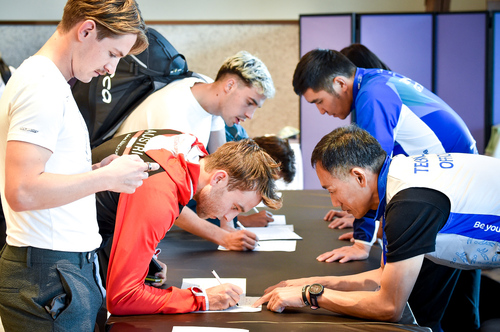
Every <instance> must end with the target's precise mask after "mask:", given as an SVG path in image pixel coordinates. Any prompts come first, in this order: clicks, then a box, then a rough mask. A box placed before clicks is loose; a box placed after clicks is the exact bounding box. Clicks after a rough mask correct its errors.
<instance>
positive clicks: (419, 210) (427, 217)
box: [384, 188, 451, 263]
mask: <svg viewBox="0 0 500 332" xmlns="http://www.w3.org/2000/svg"><path fill="white" fill-rule="evenodd" d="M450 209H451V206H450V200H449V199H448V197H447V196H446V195H445V194H443V193H442V192H439V191H436V190H433V189H429V188H408V189H404V190H401V191H400V192H398V193H397V194H396V195H395V196H394V197H393V198H392V199H391V201H390V202H389V203H388V204H387V207H386V209H385V220H386V221H385V228H384V231H385V234H386V238H387V254H386V258H387V262H388V263H394V262H398V261H402V260H405V259H408V258H411V257H415V256H418V255H421V254H426V253H429V252H433V251H435V247H436V236H437V233H438V232H439V230H440V229H441V228H442V227H443V226H444V225H445V223H446V221H447V220H448V216H449V214H450Z"/></svg>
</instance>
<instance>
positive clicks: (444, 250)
mask: <svg viewBox="0 0 500 332" xmlns="http://www.w3.org/2000/svg"><path fill="white" fill-rule="evenodd" d="M499 169H500V160H499V159H495V158H491V157H486V156H481V155H470V154H460V153H457V154H449V153H447V154H441V155H419V156H411V157H405V156H401V155H400V156H396V157H395V158H393V160H392V162H391V164H390V166H389V171H388V175H387V182H386V192H385V195H386V197H385V202H382V203H381V205H380V208H381V209H382V210H383V209H384V205H385V204H384V203H387V204H388V203H389V202H390V201H391V199H392V198H393V197H394V196H395V195H396V194H397V193H398V192H400V191H402V190H404V189H408V188H429V189H433V190H436V191H439V192H441V193H443V194H445V195H446V196H447V197H448V199H449V200H450V204H451V210H450V215H449V217H448V220H447V221H446V223H445V225H444V226H443V228H442V229H441V230H440V231H439V233H438V235H437V238H436V250H435V251H434V252H432V253H428V254H426V257H427V258H429V259H430V260H432V261H434V262H435V263H437V264H440V265H446V266H451V267H454V268H460V269H476V268H494V267H500V190H499V188H500V177H499V176H498V175H497V174H496V173H497V171H498V170H499ZM380 182H381V183H380V184H379V185H380V186H381V187H383V186H384V181H380ZM379 212H381V211H379ZM403 217H404V216H403Z"/></svg>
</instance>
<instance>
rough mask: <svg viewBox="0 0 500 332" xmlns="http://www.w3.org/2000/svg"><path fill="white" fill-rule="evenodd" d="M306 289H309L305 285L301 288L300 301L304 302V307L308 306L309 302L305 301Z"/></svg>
mask: <svg viewBox="0 0 500 332" xmlns="http://www.w3.org/2000/svg"><path fill="white" fill-rule="evenodd" d="M307 287H309V285H305V286H304V287H302V301H304V304H305V305H309V301H307V295H306V290H307Z"/></svg>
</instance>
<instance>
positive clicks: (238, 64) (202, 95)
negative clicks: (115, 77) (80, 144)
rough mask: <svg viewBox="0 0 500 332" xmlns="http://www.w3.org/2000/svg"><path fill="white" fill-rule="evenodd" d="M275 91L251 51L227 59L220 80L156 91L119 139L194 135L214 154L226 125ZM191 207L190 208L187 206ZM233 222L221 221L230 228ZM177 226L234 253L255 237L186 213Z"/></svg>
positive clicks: (196, 80) (250, 244)
mask: <svg viewBox="0 0 500 332" xmlns="http://www.w3.org/2000/svg"><path fill="white" fill-rule="evenodd" d="M274 94H275V88H274V83H273V80H272V78H271V74H270V73H269V71H268V69H267V67H266V65H265V64H264V63H263V62H262V61H261V60H260V59H258V58H257V57H255V56H253V55H252V54H250V53H248V52H246V51H240V52H238V53H237V54H235V55H233V56H231V57H229V58H227V59H226V60H225V61H224V63H223V64H222V66H221V68H220V69H219V72H218V74H217V77H216V78H215V81H213V80H211V79H210V78H208V77H206V76H203V75H201V78H196V77H193V78H185V79H182V80H179V81H176V82H173V83H171V84H169V85H167V86H166V87H164V88H162V89H160V90H158V91H156V92H155V93H153V94H152V95H151V96H149V97H148V98H147V99H146V100H144V102H142V103H141V104H140V105H139V106H138V107H137V108H136V109H135V110H134V111H133V112H132V113H131V114H130V115H129V116H128V118H127V119H126V120H125V121H124V122H123V124H122V125H121V127H120V128H119V129H118V131H117V132H116V134H115V136H118V135H123V134H126V133H129V132H133V131H138V130H143V129H174V130H178V131H181V132H185V133H189V134H193V135H195V136H196V137H197V138H198V140H199V141H200V142H201V143H202V144H203V145H204V146H205V147H206V148H207V150H208V151H209V152H214V151H215V150H217V148H218V147H219V146H221V145H222V144H224V143H225V142H226V134H225V124H226V125H228V126H230V127H231V126H233V125H234V124H239V123H240V122H243V121H245V120H246V119H251V118H252V117H253V115H254V113H255V111H256V109H257V108H259V107H262V105H263V103H264V101H265V100H266V99H267V98H272V97H274ZM188 206H189V205H188ZM231 222H232V221H221V225H224V226H226V225H230V223H231ZM175 224H176V225H177V226H179V227H181V228H183V229H185V230H186V231H189V232H191V233H193V234H196V235H198V236H201V237H203V238H205V239H207V240H210V241H212V242H215V243H217V244H220V245H222V246H224V247H225V248H227V249H230V250H251V249H253V248H254V247H255V245H256V241H255V240H256V236H255V234H253V233H252V232H249V231H246V230H240V231H234V228H232V227H228V228H225V229H223V228H219V227H217V226H216V225H214V224H211V223H210V222H208V221H206V220H203V219H200V218H199V217H198V216H197V215H196V213H195V212H193V211H192V210H190V209H183V210H182V213H181V215H180V216H179V218H177V220H176V222H175Z"/></svg>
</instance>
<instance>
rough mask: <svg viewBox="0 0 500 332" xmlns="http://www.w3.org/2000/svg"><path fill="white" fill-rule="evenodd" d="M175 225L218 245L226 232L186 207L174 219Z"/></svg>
mask: <svg viewBox="0 0 500 332" xmlns="http://www.w3.org/2000/svg"><path fill="white" fill-rule="evenodd" d="M175 225H177V226H178V227H180V228H182V229H183V230H185V231H187V232H189V233H192V234H194V235H197V236H199V237H201V238H204V239H205V240H208V241H211V242H213V243H216V244H218V245H222V242H223V238H224V235H225V234H226V233H227V231H226V230H223V229H221V228H220V227H218V226H217V225H214V224H212V223H210V222H208V221H206V220H204V219H201V218H200V217H198V215H197V214H196V213H195V212H194V211H193V210H191V209H190V208H188V207H185V208H184V209H182V212H181V214H180V215H179V217H178V218H177V219H176V220H175Z"/></svg>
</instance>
